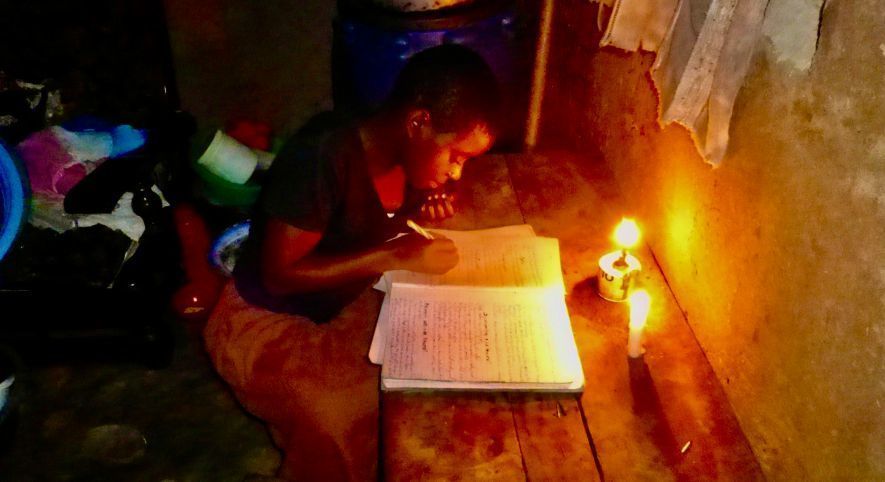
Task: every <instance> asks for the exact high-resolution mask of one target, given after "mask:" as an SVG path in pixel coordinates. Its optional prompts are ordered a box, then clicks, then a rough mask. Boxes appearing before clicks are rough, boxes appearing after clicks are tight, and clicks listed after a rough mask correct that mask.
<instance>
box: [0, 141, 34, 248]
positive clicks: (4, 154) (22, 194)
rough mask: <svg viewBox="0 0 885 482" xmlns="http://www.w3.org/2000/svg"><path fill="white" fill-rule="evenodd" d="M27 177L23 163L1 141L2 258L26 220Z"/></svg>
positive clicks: (0, 231)
mask: <svg viewBox="0 0 885 482" xmlns="http://www.w3.org/2000/svg"><path fill="white" fill-rule="evenodd" d="M26 179H27V178H26V176H25V171H24V169H23V168H22V166H21V164H19V163H18V162H17V161H16V160H15V159H14V158H13V156H12V153H11V151H10V150H9V149H8V148H7V147H6V146H5V145H4V144H3V143H2V142H0V260H2V259H3V257H4V256H6V253H7V252H8V251H9V248H10V247H12V243H13V241H15V238H16V236H18V233H19V230H21V227H22V224H24V222H25V207H26V205H27V204H26V199H27V194H28V189H27V187H26V186H27V184H26Z"/></svg>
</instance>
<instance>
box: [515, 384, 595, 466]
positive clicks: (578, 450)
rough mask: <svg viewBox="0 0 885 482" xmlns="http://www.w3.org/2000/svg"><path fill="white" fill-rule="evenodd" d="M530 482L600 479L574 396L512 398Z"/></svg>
mask: <svg viewBox="0 0 885 482" xmlns="http://www.w3.org/2000/svg"><path fill="white" fill-rule="evenodd" d="M511 402H512V410H513V419H514V421H515V422H516V431H517V434H518V436H519V446H520V450H521V452H522V459H523V464H524V465H525V470H526V478H527V479H528V480H568V481H572V480H581V481H585V482H592V481H595V480H600V479H599V472H598V471H597V468H596V461H595V459H594V457H593V451H592V449H591V447H590V443H589V440H588V439H587V432H586V430H585V427H584V421H583V418H582V414H581V407H580V399H579V398H578V397H576V396H574V395H511Z"/></svg>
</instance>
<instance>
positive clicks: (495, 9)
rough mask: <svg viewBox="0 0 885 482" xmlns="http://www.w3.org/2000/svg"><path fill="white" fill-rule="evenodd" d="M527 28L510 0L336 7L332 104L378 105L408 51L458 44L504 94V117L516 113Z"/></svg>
mask: <svg viewBox="0 0 885 482" xmlns="http://www.w3.org/2000/svg"><path fill="white" fill-rule="evenodd" d="M483 5H485V4H483ZM528 33H529V32H528V29H527V28H526V25H525V21H524V20H523V19H521V18H520V15H519V13H518V11H517V9H516V8H515V7H514V6H513V5H512V4H511V3H510V2H491V3H489V4H488V6H482V7H477V8H468V9H456V10H452V11H441V12H438V13H432V14H421V15H394V14H387V13H384V12H378V11H372V10H354V11H345V12H340V13H339V17H338V19H337V21H336V23H335V44H334V48H333V50H334V52H333V54H334V67H333V80H334V84H335V85H334V91H335V92H334V97H335V106H336V109H337V108H344V109H345V110H353V111H356V112H364V111H371V110H373V109H375V108H377V107H379V106H380V105H381V104H382V102H383V101H384V100H385V99H386V97H387V95H388V94H389V93H390V91H391V90H392V88H393V84H394V82H395V81H396V77H397V75H399V72H400V71H401V70H402V68H403V67H404V66H405V64H406V62H407V61H408V60H409V58H410V57H411V56H412V55H415V54H416V53H418V52H421V51H422V50H426V49H429V48H431V47H436V46H438V45H442V44H458V45H461V46H463V47H466V48H469V49H471V50H473V51H474V52H476V53H477V54H479V55H480V56H481V57H482V58H483V59H484V60H485V61H486V63H487V64H488V65H489V67H490V68H491V70H492V72H494V73H495V76H496V77H497V79H498V82H499V84H500V85H501V88H502V98H504V99H506V100H507V103H506V105H505V108H509V109H510V110H511V112H507V114H508V115H507V116H505V118H511V119H522V118H523V117H524V114H523V112H522V111H523V110H524V106H525V98H526V93H527V90H528V89H527V87H528V79H529V72H530V67H531V65H530V62H531V59H532V57H533V56H532V55H531V52H530V50H529V49H528V46H529V45H530V43H529V40H530V39H528V38H527V35H528ZM520 124H521V122H520Z"/></svg>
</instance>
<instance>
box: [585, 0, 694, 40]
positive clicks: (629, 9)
mask: <svg viewBox="0 0 885 482" xmlns="http://www.w3.org/2000/svg"><path fill="white" fill-rule="evenodd" d="M599 3H600V6H599V14H598V16H597V19H596V23H597V26H598V27H599V30H602V31H603V34H602V40H600V41H599V46H600V47H606V46H609V45H610V46H612V47H618V48H621V49H624V50H628V51H630V52H635V51H636V50H638V49H642V50H648V51H649V52H657V51H658V47H659V46H660V45H661V42H663V40H664V37H666V35H667V30H668V29H669V28H670V24H671V21H672V19H673V15H674V14H675V12H676V7H677V5H678V3H679V0H599ZM603 6H605V7H606V8H603ZM609 12H611V13H610V14H609Z"/></svg>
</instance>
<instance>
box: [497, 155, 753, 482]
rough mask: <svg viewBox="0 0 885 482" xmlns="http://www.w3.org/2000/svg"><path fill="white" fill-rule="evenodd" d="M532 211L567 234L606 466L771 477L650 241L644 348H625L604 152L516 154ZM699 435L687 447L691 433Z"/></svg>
mask: <svg viewBox="0 0 885 482" xmlns="http://www.w3.org/2000/svg"><path fill="white" fill-rule="evenodd" d="M508 166H509V168H510V174H511V177H512V179H513V185H514V187H515V189H516V191H517V195H518V198H519V200H520V207H521V210H522V212H523V215H524V216H525V219H526V221H527V222H529V223H530V224H532V226H534V227H535V229H536V231H537V232H538V234H540V235H548V236H553V237H557V238H559V239H560V250H561V254H562V263H563V268H564V274H565V278H566V286H567V288H568V290H569V295H568V297H567V304H568V306H569V313H570V315H571V318H572V325H573V327H574V330H575V338H576V341H577V342H578V346H579V350H580V354H581V360H582V363H583V365H584V373H585V376H586V379H587V387H586V389H585V392H584V395H583V396H582V404H583V407H584V410H585V413H586V416H587V419H588V425H589V428H590V433H591V434H592V438H593V442H594V443H595V446H596V450H597V454H598V458H599V461H600V463H601V466H602V471H603V476H604V477H606V478H608V479H617V480H675V479H682V478H686V479H692V480H693V479H705V480H706V479H732V480H734V479H736V480H758V479H761V478H762V473H761V471H760V469H759V465H758V462H757V461H756V459H755V457H754V456H753V453H752V451H751V449H750V446H749V444H748V442H747V440H746V438H745V437H744V435H743V433H742V432H741V430H740V427H739V425H738V422H737V419H736V418H735V416H734V414H733V412H732V411H731V408H730V406H729V404H728V400H727V399H726V397H725V394H724V392H723V390H722V387H721V385H720V384H719V382H718V380H717V379H716V377H715V374H714V373H713V370H712V368H711V367H710V365H709V362H708V361H707V359H706V357H705V356H704V353H703V352H702V350H701V349H700V347H699V346H698V345H697V342H696V340H695V339H694V336H693V334H692V332H691V330H690V328H689V327H688V325H687V323H686V321H685V318H684V316H683V314H682V313H681V311H680V310H679V307H678V305H677V304H676V300H675V299H674V298H673V296H672V293H671V292H670V290H669V287H668V286H667V285H666V282H665V280H664V278H663V276H662V274H661V273H660V270H659V268H658V267H657V265H656V264H655V262H654V258H653V256H652V254H651V253H650V252H649V251H648V250H647V249H641V250H638V251H637V252H635V253H634V254H636V255H637V256H638V257H639V258H640V260H641V261H642V263H643V267H644V269H643V272H642V276H641V279H640V284H642V285H643V287H644V288H646V289H647V290H648V291H649V293H650V294H651V296H652V299H653V311H652V314H651V316H650V318H649V326H648V330H647V335H646V340H647V343H646V345H647V347H648V353H647V354H646V355H645V356H644V358H643V359H639V360H630V359H628V357H627V356H626V348H625V346H626V340H627V307H626V306H625V305H623V304H617V303H611V302H608V301H605V300H602V299H601V298H599V297H598V296H597V294H596V292H595V287H594V283H595V280H594V276H595V274H596V263H597V260H598V259H599V257H600V256H601V255H602V254H604V253H605V252H607V251H610V250H611V249H612V245H611V241H610V240H609V237H610V233H611V231H612V230H613V228H614V226H615V224H616V223H617V221H618V219H619V218H620V216H621V215H622V214H626V213H622V212H620V210H619V206H620V205H621V204H620V203H619V195H618V191H617V189H615V188H614V186H613V184H612V183H611V181H610V179H611V176H610V175H609V173H608V172H606V170H605V169H604V168H603V167H602V166H603V165H602V162H600V161H599V160H587V159H579V158H576V157H575V156H574V155H570V154H566V153H551V154H548V155H532V156H528V155H522V156H510V157H508ZM689 441H691V442H692V443H691V446H690V448H689V449H688V451H686V452H685V453H682V452H681V448H682V447H683V445H684V444H685V443H686V442H689Z"/></svg>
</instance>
